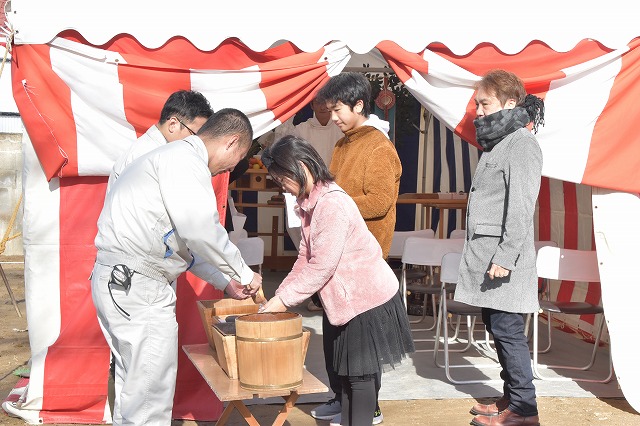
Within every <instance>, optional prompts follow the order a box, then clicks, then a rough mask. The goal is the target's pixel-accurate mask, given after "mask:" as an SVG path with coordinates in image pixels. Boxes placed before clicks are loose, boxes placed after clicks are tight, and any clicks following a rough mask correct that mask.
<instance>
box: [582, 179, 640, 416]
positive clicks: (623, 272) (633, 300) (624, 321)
mask: <svg viewBox="0 0 640 426" xmlns="http://www.w3.org/2000/svg"><path fill="white" fill-rule="evenodd" d="M593 205H594V209H593V223H594V230H595V242H596V251H597V252H598V262H599V263H600V265H599V269H600V280H601V283H602V301H603V306H604V307H605V310H606V316H607V327H608V328H609V334H610V336H611V346H612V356H613V365H615V368H616V375H617V376H618V383H619V385H620V388H621V389H622V391H623V393H624V396H625V398H626V399H627V401H628V402H629V404H631V405H632V406H633V407H634V409H635V410H636V411H638V410H640V392H638V383H639V382H640V369H638V362H637V358H636V356H637V354H636V351H637V341H636V339H635V337H636V336H637V334H638V329H637V322H636V321H634V320H633V318H634V314H635V313H636V312H637V310H638V308H637V304H638V300H639V299H640V286H638V285H636V284H637V278H636V279H631V280H630V279H629V277H637V274H638V252H639V251H640V227H639V226H638V225H637V223H638V217H640V198H639V197H638V194H628V193H623V192H616V191H610V190H605V189H600V188H593Z"/></svg>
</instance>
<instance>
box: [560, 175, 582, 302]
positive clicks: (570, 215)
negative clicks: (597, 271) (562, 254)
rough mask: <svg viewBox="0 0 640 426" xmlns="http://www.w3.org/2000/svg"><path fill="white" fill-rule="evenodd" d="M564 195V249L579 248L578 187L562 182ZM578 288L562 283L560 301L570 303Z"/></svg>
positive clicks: (571, 282)
mask: <svg viewBox="0 0 640 426" xmlns="http://www.w3.org/2000/svg"><path fill="white" fill-rule="evenodd" d="M562 190H563V194H564V197H563V198H564V226H563V229H564V248H568V249H576V248H578V231H577V229H578V214H577V212H578V206H577V200H576V185H575V184H574V183H570V182H562ZM575 286H576V283H575V282H574V281H562V282H561V283H560V288H559V289H558V296H557V297H556V299H557V300H559V301H570V300H571V296H572V294H573V290H574V288H575Z"/></svg>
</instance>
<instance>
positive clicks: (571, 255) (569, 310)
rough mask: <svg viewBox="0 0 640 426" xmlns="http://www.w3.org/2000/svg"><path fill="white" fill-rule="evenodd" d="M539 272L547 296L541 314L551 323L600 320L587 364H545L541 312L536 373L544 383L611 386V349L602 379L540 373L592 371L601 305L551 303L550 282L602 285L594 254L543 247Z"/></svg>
mask: <svg viewBox="0 0 640 426" xmlns="http://www.w3.org/2000/svg"><path fill="white" fill-rule="evenodd" d="M536 269H537V271H538V276H539V277H540V278H543V279H544V280H545V283H546V289H545V296H546V297H544V298H543V299H542V300H540V311H541V312H545V313H546V314H547V320H548V322H549V324H551V321H552V315H557V314H563V315H590V314H591V315H595V316H596V318H599V320H598V322H597V323H596V324H597V325H596V328H595V329H596V330H597V333H596V337H595V343H594V345H593V350H592V351H591V357H590V359H589V362H588V363H587V364H585V365H577V366H576V365H543V364H540V363H539V362H538V354H539V349H538V346H539V335H538V332H539V330H538V328H539V327H538V322H539V312H535V313H534V315H533V373H534V375H535V376H536V377H537V378H538V379H541V380H573V381H582V382H595V383H608V382H609V381H611V379H612V378H613V364H612V362H611V350H609V374H608V376H607V377H605V378H603V379H599V378H598V379H592V378H570V377H545V376H544V375H543V374H541V372H540V370H541V369H542V368H547V369H568V370H582V371H586V370H589V369H591V367H593V365H594V363H595V359H596V355H597V351H598V348H599V346H600V338H601V336H602V331H603V329H604V326H605V318H604V309H603V308H602V306H600V305H596V304H592V303H587V302H571V301H569V302H565V301H559V300H551V297H550V294H551V292H550V287H549V286H550V283H551V280H554V281H574V282H586V283H599V282H600V273H599V270H598V258H597V255H596V252H595V251H589V250H571V249H563V248H558V247H550V246H546V247H541V248H540V250H539V251H538V257H537V261H536ZM550 348H551V333H549V347H548V349H550Z"/></svg>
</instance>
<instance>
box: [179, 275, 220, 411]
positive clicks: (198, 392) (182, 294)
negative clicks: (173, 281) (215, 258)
mask: <svg viewBox="0 0 640 426" xmlns="http://www.w3.org/2000/svg"><path fill="white" fill-rule="evenodd" d="M223 296H224V293H223V292H221V291H219V290H216V288H215V287H213V286H212V285H209V284H208V283H206V282H205V281H203V280H201V279H200V278H198V277H196V276H195V275H193V274H190V273H186V274H183V275H181V276H180V278H179V279H178V286H177V298H178V303H177V304H176V315H177V317H178V327H179V333H178V348H179V350H178V377H177V379H176V394H175V396H174V398H173V418H174V419H186V420H200V421H214V420H217V419H218V418H219V417H220V415H221V414H222V409H223V405H222V403H221V402H220V401H219V400H218V398H217V397H216V395H215V394H214V393H213V391H212V390H211V388H210V387H209V385H207V383H206V382H205V380H204V378H203V377H202V375H200V373H199V372H198V370H197V369H196V367H195V366H194V365H193V363H192V362H191V361H190V360H189V358H188V357H187V355H186V354H185V352H184V351H183V350H182V346H183V345H192V344H198V343H207V342H208V340H207V335H206V333H205V329H204V324H202V319H201V318H200V312H199V311H198V308H197V304H196V302H197V301H198V300H211V299H221V298H222V297H223Z"/></svg>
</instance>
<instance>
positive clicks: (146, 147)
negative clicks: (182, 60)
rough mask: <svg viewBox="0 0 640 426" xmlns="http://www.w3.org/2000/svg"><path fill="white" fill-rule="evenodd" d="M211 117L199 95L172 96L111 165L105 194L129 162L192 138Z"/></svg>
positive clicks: (208, 108) (180, 93) (208, 106)
mask: <svg viewBox="0 0 640 426" xmlns="http://www.w3.org/2000/svg"><path fill="white" fill-rule="evenodd" d="M212 114H213V110H212V109H211V105H210V104H209V101H208V100H207V98H205V97H204V95H202V93H199V92H195V91H192V90H179V91H177V92H174V93H172V94H171V95H170V96H169V98H168V99H167V101H166V102H165V104H164V106H163V107H162V111H161V112H160V120H159V121H158V122H157V123H156V124H154V125H153V126H151V127H150V128H149V130H147V132H146V133H145V134H144V135H142V136H140V137H139V138H138V139H137V140H136V141H135V143H133V144H132V145H131V147H130V148H129V150H128V151H127V152H126V153H124V154H123V155H122V156H120V158H119V159H118V160H117V161H116V162H115V164H114V165H113V169H112V170H111V174H110V175H109V183H108V184H107V192H108V191H109V189H110V188H111V186H112V185H113V182H115V180H116V179H118V177H119V176H120V174H121V173H122V171H123V170H124V168H125V167H127V166H128V165H129V164H130V163H131V162H132V161H133V160H135V159H136V158H138V157H140V156H142V155H144V154H146V153H147V152H149V151H151V150H153V149H154V148H157V147H159V146H162V145H165V144H166V143H168V142H173V141H177V140H181V139H184V138H186V137H188V136H191V135H195V134H196V133H197V132H198V130H200V127H202V125H203V124H204V123H205V121H207V119H208V118H209V117H211V115H212Z"/></svg>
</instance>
